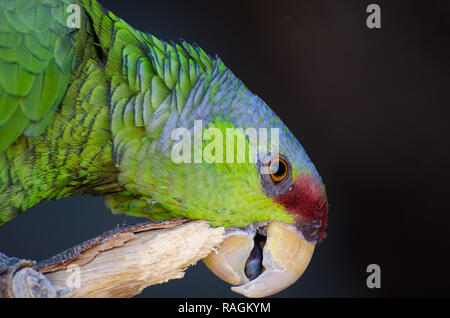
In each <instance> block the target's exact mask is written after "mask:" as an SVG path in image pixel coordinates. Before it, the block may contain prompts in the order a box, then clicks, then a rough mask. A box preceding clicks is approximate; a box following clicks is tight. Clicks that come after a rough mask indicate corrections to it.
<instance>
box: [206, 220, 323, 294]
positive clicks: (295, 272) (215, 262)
mask: <svg viewBox="0 0 450 318" xmlns="http://www.w3.org/2000/svg"><path fill="white" fill-rule="evenodd" d="M264 230H265V231H264V232H265V233H263V234H265V240H264V236H262V235H261V234H260V232H261V231H258V229H256V230H255V229H253V230H252V229H244V230H239V229H235V230H233V231H230V232H229V233H228V237H227V239H226V240H225V241H224V242H223V243H222V244H221V245H220V246H219V248H218V249H217V251H216V252H212V253H211V254H210V255H209V256H208V257H206V258H205V259H203V261H204V262H205V264H206V266H208V268H209V269H210V270H211V271H212V272H213V273H214V274H216V275H217V276H218V277H219V278H221V279H223V280H224V281H226V282H228V283H230V284H232V285H235V286H234V287H232V288H231V290H233V291H234V292H236V293H239V294H242V295H244V296H247V297H266V296H270V295H273V294H276V293H278V292H279V291H281V290H283V289H285V288H287V287H289V286H291V285H292V284H294V283H295V282H296V281H297V280H298V279H299V278H300V276H302V274H303V272H304V271H305V270H306V268H307V267H308V264H309V261H310V260H311V257H312V255H313V252H314V247H315V243H311V242H308V241H306V240H305V239H304V238H303V235H302V234H301V233H300V232H299V231H298V230H297V228H296V227H295V226H292V225H287V224H284V223H281V222H275V221H273V222H270V223H268V224H267V228H264ZM261 250H262V252H261Z"/></svg>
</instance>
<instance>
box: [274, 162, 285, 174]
mask: <svg viewBox="0 0 450 318" xmlns="http://www.w3.org/2000/svg"><path fill="white" fill-rule="evenodd" d="M285 174H286V164H285V163H284V162H283V161H281V160H278V170H277V171H276V172H274V173H273V176H274V177H276V178H281V177H283V176H284V175H285Z"/></svg>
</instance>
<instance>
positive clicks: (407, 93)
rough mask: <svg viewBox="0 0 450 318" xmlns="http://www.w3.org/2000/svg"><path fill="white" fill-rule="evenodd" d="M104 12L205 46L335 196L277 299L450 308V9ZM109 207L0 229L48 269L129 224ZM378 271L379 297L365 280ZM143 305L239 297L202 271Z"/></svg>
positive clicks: (0, 241) (175, 7)
mask: <svg viewBox="0 0 450 318" xmlns="http://www.w3.org/2000/svg"><path fill="white" fill-rule="evenodd" d="M153 2H154V1H137V0H133V1H132V0H127V1H123V0H120V1H111V0H109V1H103V3H104V5H105V6H106V7H107V8H108V9H110V10H111V11H113V12H114V13H116V14H117V15H118V16H120V17H122V18H123V19H125V20H126V21H127V22H128V23H130V24H131V25H132V26H134V27H136V28H138V29H140V30H142V31H148V32H150V33H152V34H154V35H156V36H158V37H160V38H161V39H165V40H177V39H178V38H180V37H182V38H184V39H185V40H187V41H190V42H196V43H198V44H199V45H200V46H201V47H202V48H203V49H204V50H205V51H206V52H208V53H210V54H211V55H215V54H218V55H219V56H220V57H221V58H222V59H223V61H224V62H225V64H226V65H228V66H229V67H230V68H231V69H232V70H233V72H234V73H235V74H236V75H237V76H238V77H239V78H240V79H241V80H242V81H243V82H244V83H245V84H246V85H247V86H248V87H249V88H250V89H251V90H252V91H253V92H254V93H256V94H257V95H259V96H260V97H261V98H263V99H264V100H265V101H266V102H267V104H268V105H270V106H271V107H272V108H273V109H274V110H275V112H276V113H277V114H278V115H279V116H280V118H281V119H282V120H283V121H284V122H285V123H286V124H287V126H288V127H290V129H291V130H292V131H293V132H294V134H295V135H296V136H297V138H298V139H299V141H300V142H301V143H302V145H303V146H304V147H305V149H306V150H307V152H308V154H309V156H310V157H311V159H312V160H313V162H314V163H315V165H316V167H317V169H318V171H319V173H320V174H321V176H322V178H323V180H324V182H325V183H326V186H327V193H328V200H329V202H330V214H329V229H328V238H327V239H326V240H325V241H324V242H323V243H322V244H321V245H320V246H319V247H318V248H317V249H316V252H315V256H314V257H313V259H312V261H311V264H310V266H309V268H308V269H307V271H306V273H305V275H304V276H303V277H302V278H301V279H300V280H299V281H298V282H297V283H296V284H295V285H294V286H293V287H291V288H289V289H287V290H285V291H283V292H281V293H279V294H278V295H276V297H375V296H387V297H391V296H394V297H398V296H450V287H449V283H450V278H449V271H448V270H449V268H450V257H449V252H450V248H449V247H450V246H449V245H450V244H449V242H450V239H449V238H448V236H447V235H448V231H449V229H450V209H449V207H448V203H447V200H448V197H449V193H450V191H449V184H448V182H449V170H448V163H449V159H450V156H449V150H450V145H449V139H448V138H449V127H448V126H449V122H450V121H449V115H450V114H449V100H450V44H449V41H450V19H449V16H450V1H420V2H419V1H395V3H393V2H394V1H374V3H377V4H379V5H380V6H381V14H382V15H381V23H382V28H381V29H380V30H375V29H373V30H370V29H368V28H367V27H366V18H367V16H368V14H367V13H366V7H367V5H368V4H370V3H372V2H367V1H317V0H314V1H313V0H310V1H230V0H227V1H198V0H195V1H194V0H189V1H186V0H179V1H175V0H170V1H158V2H156V1H155V3H153ZM136 221H137V220H136V219H133V218H127V217H124V216H113V215H111V214H110V213H109V212H108V211H107V209H106V208H105V206H104V204H103V199H102V198H93V197H87V196H80V197H73V198H68V199H64V200H60V201H54V202H46V203H42V204H40V205H38V206H36V207H34V208H33V209H31V210H29V211H28V212H26V213H24V214H22V215H20V216H19V217H17V218H16V219H14V220H13V221H11V222H9V223H7V224H6V225H4V226H2V227H1V228H0V250H1V251H2V252H4V253H6V254H7V255H9V256H18V257H23V258H31V259H43V258H47V257H50V256H52V255H54V254H56V253H58V252H60V251H62V250H64V249H66V248H69V247H71V246H73V245H74V244H75V243H79V242H81V241H84V240H86V239H88V238H90V237H92V236H95V235H97V234H99V233H101V232H103V231H106V230H109V229H111V228H112V227H114V226H115V225H116V224H121V223H123V222H127V223H135V222H136ZM372 263H375V264H379V265H380V266H381V289H378V290H370V289H368V288H367V287H366V277H367V275H368V274H366V267H367V265H369V264H372ZM141 296H148V297H233V296H237V295H236V294H234V293H231V292H230V291H229V285H227V284H226V283H224V282H222V281H221V280H219V279H218V278H216V277H215V276H214V275H213V274H211V273H210V272H209V271H208V270H207V269H206V267H205V266H204V265H203V263H199V264H198V265H196V266H195V267H192V268H190V269H189V270H188V271H187V273H186V277H185V278H184V279H182V280H173V281H170V282H169V283H167V284H164V285H159V286H153V287H150V288H147V289H146V290H145V291H144V292H143V293H142V294H141Z"/></svg>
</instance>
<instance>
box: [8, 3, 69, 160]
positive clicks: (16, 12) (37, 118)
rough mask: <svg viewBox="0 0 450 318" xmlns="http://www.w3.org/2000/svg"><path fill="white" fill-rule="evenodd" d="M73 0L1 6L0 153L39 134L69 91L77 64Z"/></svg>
mask: <svg viewBox="0 0 450 318" xmlns="http://www.w3.org/2000/svg"><path fill="white" fill-rule="evenodd" d="M68 2H69V1H52V0H47V1H32V0H30V1H13V0H9V1H1V2H0V21H1V23H0V114H1V117H0V152H2V151H3V150H5V149H6V148H7V147H8V146H9V145H10V144H11V143H12V142H13V141H14V140H16V139H17V138H18V137H19V136H20V135H22V134H23V133H25V135H27V136H37V135H40V134H41V133H42V132H43V131H44V129H45V128H46V126H47V125H48V123H49V122H50V120H51V119H52V118H53V115H54V113H55V110H56V109H57V107H58V106H59V104H60V103H61V99H62V97H63V96H64V93H65V92H66V89H67V85H68V84H69V79H70V75H71V71H72V66H73V61H74V50H73V42H72V30H71V29H69V28H67V27H66V25H65V20H66V18H65V16H66V14H65V12H66V9H67V5H68V4H67V3H68Z"/></svg>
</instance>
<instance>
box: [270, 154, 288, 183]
mask: <svg viewBox="0 0 450 318" xmlns="http://www.w3.org/2000/svg"><path fill="white" fill-rule="evenodd" d="M277 165H278V169H277ZM269 169H270V170H269V171H270V172H271V173H270V176H271V177H272V180H273V181H274V182H281V181H283V180H284V178H286V176H287V173H288V165H287V163H286V161H285V160H284V159H283V158H275V159H273V160H272V161H271V162H270V168H269Z"/></svg>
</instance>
